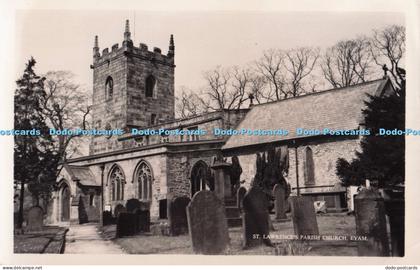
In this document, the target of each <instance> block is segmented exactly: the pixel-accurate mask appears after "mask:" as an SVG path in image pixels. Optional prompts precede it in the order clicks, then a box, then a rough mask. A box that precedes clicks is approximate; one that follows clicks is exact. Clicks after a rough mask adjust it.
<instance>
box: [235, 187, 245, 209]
mask: <svg viewBox="0 0 420 270" xmlns="http://www.w3.org/2000/svg"><path fill="white" fill-rule="evenodd" d="M245 194H246V188H245V187H239V188H238V191H237V192H236V207H238V209H239V211H241V212H242V208H243V200H244V196H245Z"/></svg>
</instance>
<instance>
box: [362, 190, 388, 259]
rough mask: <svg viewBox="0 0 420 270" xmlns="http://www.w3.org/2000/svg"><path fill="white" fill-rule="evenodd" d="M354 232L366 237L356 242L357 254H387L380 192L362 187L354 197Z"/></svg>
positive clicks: (383, 208) (383, 212)
mask: <svg viewBox="0 0 420 270" xmlns="http://www.w3.org/2000/svg"><path fill="white" fill-rule="evenodd" d="M354 210H355V218H356V234H357V235H358V236H365V237H367V241H358V242H357V253H358V255H359V256H389V245H388V235H387V230H386V217H385V203H384V200H383V198H382V197H381V196H380V194H379V193H378V192H376V191H374V190H372V189H370V188H369V189H363V190H361V191H360V192H359V194H357V195H356V197H355V199H354Z"/></svg>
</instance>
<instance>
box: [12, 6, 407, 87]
mask: <svg viewBox="0 0 420 270" xmlns="http://www.w3.org/2000/svg"><path fill="white" fill-rule="evenodd" d="M126 18H128V19H130V26H131V32H132V39H133V41H134V44H135V45H136V46H138V44H139V43H140V42H142V43H146V44H147V45H148V46H149V49H153V47H155V46H156V47H160V48H161V49H162V52H163V53H166V52H167V50H168V45H169V36H170V34H174V37H175V46H176V54H175V62H176V65H177V67H176V70H175V73H176V75H175V87H176V89H178V88H179V86H187V87H189V88H192V89H198V88H200V86H202V85H203V83H204V82H203V78H202V73H203V71H205V70H209V69H212V68H214V67H215V66H217V65H221V66H232V65H244V64H246V63H249V62H251V61H254V60H256V59H257V58H258V57H259V56H260V55H261V54H262V52H263V50H266V49H270V48H282V49H288V48H293V47H296V46H318V47H320V48H325V47H328V46H331V45H333V44H334V43H335V42H337V41H338V40H341V39H346V38H352V37H356V36H357V35H359V34H369V33H370V32H371V30H372V29H374V28H381V27H384V26H386V25H390V24H404V16H403V15H402V14H401V13H383V12H381V13H380V12H375V13H372V12H251V11H237V12H227V11H224V12H217V11H206V12H203V11H199V12H191V11H190V12H156V11H135V12H134V11H118V10H113V11H91V10H83V11H78V10H30V11H18V12H17V14H16V43H15V44H16V53H17V55H16V63H17V64H16V69H17V70H16V77H17V76H19V75H20V74H21V73H22V71H23V68H24V64H25V63H26V61H27V59H28V58H29V57H30V56H31V55H32V56H34V57H35V59H36V60H37V62H38V63H37V73H38V74H42V73H45V72H47V71H49V70H70V71H72V72H73V73H75V74H76V76H77V77H76V78H75V79H76V80H77V82H78V83H80V84H82V85H84V86H85V87H86V89H87V90H88V91H90V90H91V87H92V71H91V69H90V68H89V65H90V64H91V62H92V47H93V40H94V36H95V35H98V36H99V46H100V51H101V52H102V49H104V48H106V47H109V48H110V47H111V46H112V45H113V44H115V43H119V44H120V46H121V42H122V40H123V32H124V24H125V19H126ZM134 18H135V26H134Z"/></svg>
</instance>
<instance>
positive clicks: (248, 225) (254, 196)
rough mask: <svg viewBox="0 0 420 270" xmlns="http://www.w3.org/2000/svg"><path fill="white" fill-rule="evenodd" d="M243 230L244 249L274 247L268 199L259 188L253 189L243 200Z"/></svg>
mask: <svg viewBox="0 0 420 270" xmlns="http://www.w3.org/2000/svg"><path fill="white" fill-rule="evenodd" d="M243 209H244V214H243V216H242V230H243V239H244V248H249V247H253V246H257V245H261V244H265V245H267V246H272V244H271V241H270V239H269V238H267V236H268V235H269V218H270V216H269V214H268V197H267V195H266V194H265V193H264V192H263V191H262V190H261V189H260V188H259V187H251V189H250V190H249V191H248V192H247V193H246V194H245V197H244V199H243Z"/></svg>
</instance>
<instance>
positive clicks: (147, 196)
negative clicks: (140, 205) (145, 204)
mask: <svg viewBox="0 0 420 270" xmlns="http://www.w3.org/2000/svg"><path fill="white" fill-rule="evenodd" d="M135 181H136V182H137V186H138V189H137V192H138V199H139V200H140V201H150V200H151V199H152V181H153V176H152V170H151V168H150V167H149V165H148V164H147V163H146V162H144V161H142V162H141V163H140V164H139V166H138V167H137V171H136V175H135Z"/></svg>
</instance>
